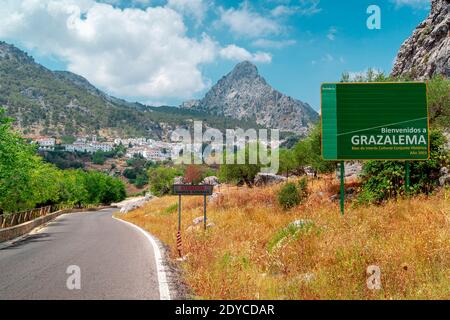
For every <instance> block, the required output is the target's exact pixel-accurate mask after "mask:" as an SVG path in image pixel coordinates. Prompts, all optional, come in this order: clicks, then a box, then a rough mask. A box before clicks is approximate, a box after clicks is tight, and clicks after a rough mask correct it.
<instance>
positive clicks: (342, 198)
mask: <svg viewBox="0 0 450 320" xmlns="http://www.w3.org/2000/svg"><path fill="white" fill-rule="evenodd" d="M340 167H341V168H340V169H341V214H342V215H344V203H345V177H344V175H345V167H344V161H341V166H340Z"/></svg>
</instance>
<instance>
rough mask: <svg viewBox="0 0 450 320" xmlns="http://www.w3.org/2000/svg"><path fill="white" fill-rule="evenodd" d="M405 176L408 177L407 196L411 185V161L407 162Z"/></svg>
mask: <svg viewBox="0 0 450 320" xmlns="http://www.w3.org/2000/svg"><path fill="white" fill-rule="evenodd" d="M405 175H406V179H405V180H406V194H407V195H408V194H409V185H410V167H409V161H405Z"/></svg>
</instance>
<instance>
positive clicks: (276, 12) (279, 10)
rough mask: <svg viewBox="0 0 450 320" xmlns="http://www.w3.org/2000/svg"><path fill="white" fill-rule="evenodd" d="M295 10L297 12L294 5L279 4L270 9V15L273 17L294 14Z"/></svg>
mask: <svg viewBox="0 0 450 320" xmlns="http://www.w3.org/2000/svg"><path fill="white" fill-rule="evenodd" d="M296 12H297V8H296V7H290V6H285V5H279V6H277V7H275V8H274V9H272V10H271V11H270V13H271V14H272V16H274V17H281V16H290V15H293V14H295V13H296Z"/></svg>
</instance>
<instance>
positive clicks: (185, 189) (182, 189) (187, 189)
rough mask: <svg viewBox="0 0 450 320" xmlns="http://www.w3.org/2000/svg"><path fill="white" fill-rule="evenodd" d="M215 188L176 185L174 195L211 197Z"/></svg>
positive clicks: (210, 186) (206, 185) (205, 185)
mask: <svg viewBox="0 0 450 320" xmlns="http://www.w3.org/2000/svg"><path fill="white" fill-rule="evenodd" d="M213 190H214V186H212V185H208V184H204V185H191V184H174V185H173V194H174V195H180V196H210V195H212V194H213Z"/></svg>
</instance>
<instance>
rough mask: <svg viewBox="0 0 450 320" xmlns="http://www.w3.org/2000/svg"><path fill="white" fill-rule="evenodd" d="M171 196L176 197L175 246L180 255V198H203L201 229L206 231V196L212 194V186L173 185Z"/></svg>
mask: <svg viewBox="0 0 450 320" xmlns="http://www.w3.org/2000/svg"><path fill="white" fill-rule="evenodd" d="M172 191H173V194H174V195H178V234H177V245H178V253H179V254H180V257H181V256H182V255H181V196H203V227H204V229H205V230H206V227H207V217H206V196H210V195H212V194H213V191H214V186H212V185H207V184H205V185H191V184H174V185H173V190H172Z"/></svg>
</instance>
